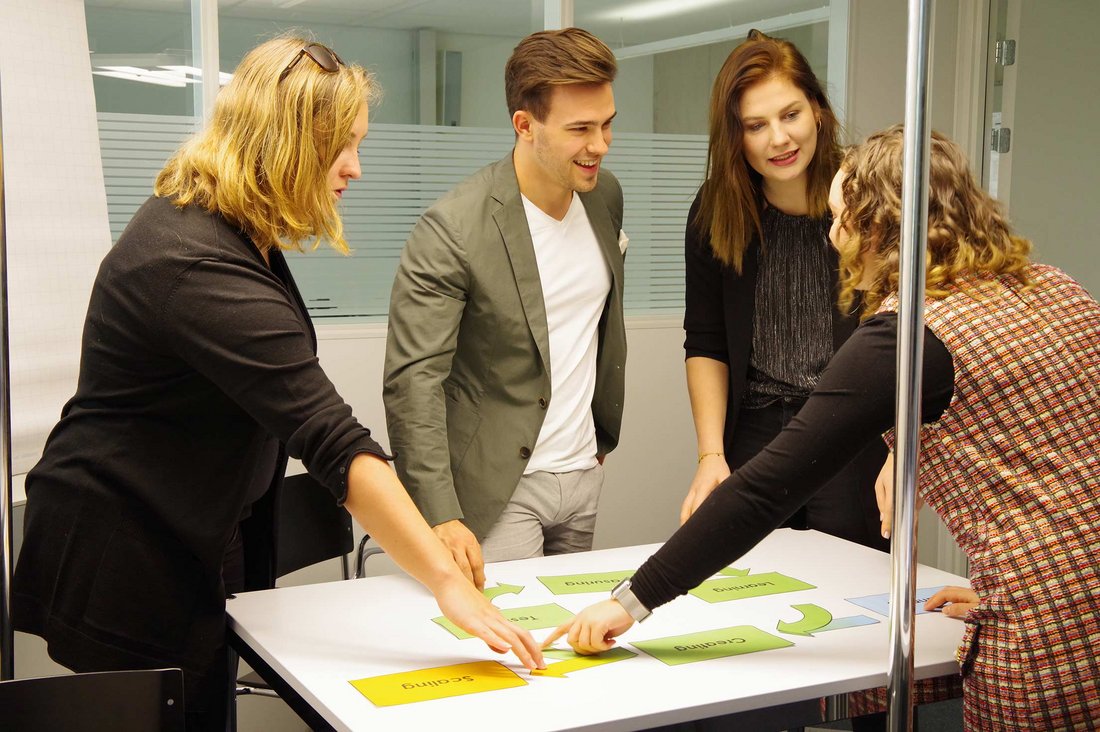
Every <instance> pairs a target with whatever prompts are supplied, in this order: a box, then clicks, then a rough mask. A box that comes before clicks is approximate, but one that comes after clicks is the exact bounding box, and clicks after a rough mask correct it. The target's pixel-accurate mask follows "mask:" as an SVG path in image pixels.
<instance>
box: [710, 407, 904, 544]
mask: <svg viewBox="0 0 1100 732" xmlns="http://www.w3.org/2000/svg"><path fill="white" fill-rule="evenodd" d="M803 404H805V400H804V399H794V398H783V399H777V400H776V401H774V402H772V403H771V404H769V405H768V406H766V407H761V408H759V409H748V408H742V409H741V411H740V412H739V413H738V415H737V425H736V427H735V428H734V431H733V438H732V440H731V441H729V442H727V448H728V449H727V454H726V460H727V461H728V462H729V466H730V470H736V469H737V468H739V467H740V466H742V465H744V464H745V463H747V462H748V461H749V460H750V459H752V458H753V457H754V456H755V455H756V454H757V453H758V452H760V451H761V450H762V449H764V447H765V446H767V445H768V443H770V442H771V441H772V440H773V439H774V438H775V436H776V435H778V434H779V432H780V431H781V430H782V429H783V427H784V425H786V424H787V422H789V421H790V420H791V418H792V417H794V415H795V414H797V413H798V410H799V409H801V408H802V405H803ZM730 442H732V444H730ZM886 454H887V449H886V443H884V442H883V441H882V440H881V439H877V438H876V439H874V440H872V441H871V442H870V443H868V444H867V446H866V447H864V448H863V450H862V451H861V452H860V453H859V454H858V455H856V457H855V458H853V459H852V461H851V462H850V463H848V465H846V466H845V467H844V468H843V469H842V470H841V471H840V472H839V473H837V474H836V475H835V476H833V478H832V479H831V480H830V481H829V482H828V483H826V484H825V485H823V486H822V487H821V488H820V489H818V491H817V492H816V493H814V495H813V496H812V497H811V498H810V499H809V500H808V501H806V503H804V504H803V505H802V507H801V508H799V509H798V511H796V512H795V513H794V515H793V516H791V518H790V519H788V520H787V521H786V522H785V523H784V524H783V526H784V527H789V528H793V529H815V530H817V531H821V532H823V533H826V534H830V535H832V536H837V537H840V538H841V539H847V540H849V541H854V542H855V543H857V544H862V545H863V546H868V547H871V548H872V549H878V550H879V551H884V552H886V551H890V541H889V540H888V539H883V538H882V535H881V533H880V529H881V523H880V521H879V517H878V516H879V514H878V505H877V504H876V502H875V478H876V477H877V476H878V473H879V471H880V470H881V469H882V463H883V462H884V461H885V460H886Z"/></svg>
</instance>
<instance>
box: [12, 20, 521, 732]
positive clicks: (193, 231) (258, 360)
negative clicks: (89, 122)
mask: <svg viewBox="0 0 1100 732" xmlns="http://www.w3.org/2000/svg"><path fill="white" fill-rule="evenodd" d="M374 89H375V87H374V85H373V83H372V80H371V77H370V76H369V75H368V74H367V73H366V72H365V71H364V70H363V68H362V67H360V66H357V65H348V64H344V63H343V62H342V61H341V60H340V58H339V57H338V56H337V55H336V54H335V53H334V52H333V51H331V50H330V49H328V48H326V47H325V46H322V45H320V44H317V43H311V42H310V41H309V40H307V39H302V38H293V37H281V38H277V39H274V40H271V41H268V42H266V43H264V44H262V45H260V46H258V47H257V48H256V49H254V50H253V51H251V52H250V53H249V54H248V55H247V56H246V57H245V59H244V60H243V61H242V62H241V64H240V66H239V67H238V68H237V70H236V73H235V74H234V78H233V81H232V82H231V83H230V85H229V86H228V87H226V88H225V89H224V90H223V91H222V92H221V95H220V96H219V97H218V101H217V103H216V105H215V107H214V111H213V115H212V118H211V121H210V123H209V125H208V127H207V128H206V129H205V130H204V131H203V132H201V133H200V134H199V135H198V136H197V137H196V138H194V139H193V140H191V141H189V142H188V143H186V144H185V145H184V146H183V147H182V148H181V149H180V150H179V151H178V152H177V153H176V155H175V156H174V157H173V158H172V159H171V160H170V161H169V162H168V164H167V165H166V167H165V168H164V170H163V171H162V172H161V174H160V176H159V177H158V179H157V182H156V187H155V189H154V192H155V195H154V197H153V198H150V199H149V201H147V202H146V203H145V205H144V206H142V208H141V209H140V210H139V211H138V212H137V213H136V214H135V215H134V218H133V220H132V221H131V222H130V224H129V226H128V227H127V229H126V230H125V231H124V232H123V234H122V236H121V237H120V239H119V241H118V244H117V245H116V246H115V247H114V248H113V249H112V250H111V252H110V253H109V254H108V255H107V257H106V258H105V259H104V261H103V264H102V266H101V268H100V271H99V274H98V276H97V278H96V282H95V285H94V287H93V291H92V297H91V301H90V303H89V307H88V316H87V320H86V323H85V330H84V340H83V351H82V357H81V369H80V376H79V383H78V385H77V392H76V395H75V396H74V397H73V398H72V399H71V400H70V401H69V403H68V404H67V405H66V406H65V409H64V411H63V413H62V416H61V421H60V422H59V423H58V425H57V426H56V427H55V428H54V430H53V432H52V434H51V435H50V438H49V441H48V442H47V445H46V448H45V451H44V454H43V456H42V459H41V461H40V462H39V463H38V465H37V466H36V467H35V468H34V469H33V470H32V471H31V472H30V474H29V475H28V478H27V509H26V527H25V538H24V542H23V549H22V553H21V556H20V558H19V565H18V568H17V570H16V575H15V582H14V593H13V596H14V597H13V600H14V603H13V604H14V615H15V620H16V625H17V627H18V628H19V629H21V630H24V631H27V632H31V633H35V634H38V635H41V636H43V637H44V638H45V639H46V641H47V642H48V646H49V652H50V655H51V656H52V657H53V658H54V659H55V660H57V661H58V662H60V663H62V664H64V665H65V666H68V667H69V668H72V669H73V670H76V671H95V670H111V669H138V668H158V667H164V666H175V667H182V668H183V670H184V672H185V703H186V705H187V712H188V726H189V728H190V729H219V730H221V729H224V727H225V712H226V708H225V702H226V699H227V684H228V683H229V679H230V675H229V669H228V664H227V662H226V647H225V640H224V630H225V597H226V593H227V592H233V591H236V590H242V589H258V588H262V587H269V586H271V584H272V581H273V577H272V576H271V573H270V566H271V562H270V561H267V557H268V556H269V554H270V551H271V548H272V547H271V536H272V527H271V525H270V521H271V517H272V515H273V512H272V511H271V510H270V505H271V502H273V501H274V500H275V495H276V493H277V490H278V487H279V485H280V483H281V480H282V475H283V472H284V469H285V466H286V460H287V455H288V454H289V455H291V456H293V457H296V458H300V459H301V460H302V461H303V462H304V463H305V465H306V467H307V469H308V470H309V472H310V473H311V474H312V475H313V476H314V477H315V478H316V479H317V480H318V481H319V482H321V483H322V484H324V485H325V486H326V487H327V488H328V489H329V490H330V491H331V492H332V500H333V501H336V502H338V503H341V504H343V505H344V506H345V507H346V508H347V509H348V511H350V512H351V514H352V515H353V516H354V517H355V518H356V519H357V520H358V521H359V523H360V524H362V525H363V527H364V528H365V529H366V530H367V531H368V532H369V533H370V534H371V536H373V537H375V538H376V539H377V540H378V542H379V543H380V544H381V545H382V546H383V547H384V548H385V549H386V550H387V552H388V553H389V554H390V555H391V556H392V557H393V558H394V559H395V560H396V561H397V563H398V564H400V565H401V566H402V567H403V568H404V569H405V570H406V571H407V572H409V574H411V575H412V576H414V577H415V578H416V579H417V580H419V581H420V582H422V583H423V584H424V585H425V586H426V587H427V588H428V589H429V590H431V592H432V593H433V594H434V595H435V597H436V599H437V601H438V602H439V605H440V608H441V609H442V610H443V612H444V613H445V614H446V615H447V616H449V617H450V618H451V619H452V620H454V621H455V622H456V624H458V625H460V626H462V627H463V628H465V629H466V630H468V631H469V632H471V633H472V634H474V635H476V636H478V637H480V638H482V639H483V640H484V641H485V642H486V643H488V644H489V645H490V646H491V647H493V648H494V649H495V650H497V651H500V652H504V651H506V650H508V649H511V650H513V651H514V652H515V653H516V655H517V656H518V657H519V658H520V660H521V661H522V662H523V663H524V664H525V665H527V666H528V667H532V668H533V667H535V666H537V665H540V664H541V661H542V659H541V655H540V653H539V651H538V648H537V646H536V645H535V643H534V642H533V640H532V639H531V637H530V635H529V634H528V633H527V632H526V631H523V630H521V629H519V628H518V627H516V626H513V625H512V624H510V623H508V622H506V621H505V620H504V619H503V617H501V615H500V613H499V612H498V611H497V610H496V609H495V608H493V607H492V606H491V605H490V604H489V603H488V601H487V600H486V599H485V598H484V597H483V596H482V595H481V593H480V592H478V591H477V590H476V589H475V587H474V586H473V585H472V584H471V583H470V582H469V581H468V580H467V579H466V578H465V577H464V576H463V575H462V573H461V572H460V571H459V569H458V567H457V565H455V563H454V561H453V559H452V558H451V555H450V553H449V552H448V551H447V550H446V549H444V547H443V545H442V544H441V543H440V542H439V541H438V540H437V539H436V538H435V535H434V534H433V533H432V531H431V529H429V528H428V526H427V524H425V523H424V521H423V519H422V518H421V517H420V514H419V512H418V511H417V510H416V508H415V506H414V505H413V503H412V501H411V500H410V499H409V497H408V495H407V494H406V492H405V489H404V488H403V486H402V485H401V483H400V481H399V480H398V479H397V476H396V474H395V473H394V472H393V470H392V469H391V468H390V466H389V465H388V464H387V462H386V461H387V460H388V459H389V458H388V456H387V455H386V454H385V453H384V452H383V450H382V449H381V448H380V447H379V445H378V444H377V443H376V442H375V441H374V440H373V439H372V438H371V436H370V432H369V430H367V429H365V428H364V427H362V426H361V425H360V424H359V423H358V422H357V421H356V420H355V418H354V417H353V416H352V412H351V409H350V407H348V405H347V404H345V403H344V401H343V400H342V399H341V398H340V395H339V394H337V393H336V390H335V389H334V388H333V385H332V384H331V382H330V381H329V380H328V378H327V377H326V376H325V373H324V371H322V369H321V367H320V365H319V364H318V361H317V358H316V355H315V354H316V337H315V334H314V332H313V328H312V326H311V324H310V320H309V317H308V314H307V312H306V308H305V305H304V303H303V302H302V298H301V296H300V295H299V293H298V290H297V288H296V287H295V284H294V280H293V278H292V277H291V274H290V270H289V269H288V267H287V264H286V261H285V259H284V258H283V251H284V250H285V249H300V248H301V247H302V246H303V245H306V244H310V243H312V242H316V241H318V240H322V239H323V240H325V241H327V242H329V243H330V244H331V245H332V246H333V247H335V248H336V249H338V250H343V251H346V249H347V245H346V243H345V241H344V237H343V233H342V227H341V223H340V216H339V213H338V211H337V203H338V201H339V199H340V197H341V195H342V193H343V191H344V190H345V189H346V188H347V186H348V183H349V182H350V181H351V180H353V179H355V178H358V177H359V175H360V172H361V171H360V163H359V155H358V146H359V143H360V141H361V140H362V139H363V137H364V135H365V134H366V132H367V125H368V102H369V100H370V98H371V95H372V93H373V91H374ZM246 567H248V568H249V569H248V571H246V569H245V568H246ZM257 568H258V570H259V571H254V570H256V569H257Z"/></svg>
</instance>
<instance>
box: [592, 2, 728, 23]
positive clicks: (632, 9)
mask: <svg viewBox="0 0 1100 732" xmlns="http://www.w3.org/2000/svg"><path fill="white" fill-rule="evenodd" d="M728 3H729V0H644V1H643V2H636V3H631V4H629V5H622V6H619V7H618V8H612V9H611V10H605V11H604V12H602V13H599V14H597V15H595V16H593V17H595V18H596V19H597V20H622V21H627V22H635V21H640V20H655V19H657V18H664V17H667V16H669V15H680V14H683V13H688V12H691V11H692V10H702V9H704V8H710V7H714V6H715V5H725V4H728Z"/></svg>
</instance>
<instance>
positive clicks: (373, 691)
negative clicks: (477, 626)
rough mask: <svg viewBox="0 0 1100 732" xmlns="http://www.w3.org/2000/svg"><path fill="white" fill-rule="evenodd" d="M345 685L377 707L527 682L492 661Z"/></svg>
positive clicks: (421, 670) (377, 678) (364, 680)
mask: <svg viewBox="0 0 1100 732" xmlns="http://www.w3.org/2000/svg"><path fill="white" fill-rule="evenodd" d="M349 683H350V684H351V685H352V686H354V687H355V688H356V689H358V690H359V693H361V694H362V695H363V696H365V697H367V698H368V699H370V700H371V701H372V702H374V704H375V706H379V707H392V706H395V705H397V704H412V703H413V702H422V701H429V700H431V699H446V698H447V697H449V696H462V695H463V694H478V693H481V692H483V691H496V690H497V689H510V688H512V687H514V686H526V685H527V682H526V681H524V680H523V679H521V678H520V677H519V676H517V675H516V674H515V673H513V672H512V670H511V669H509V668H508V667H507V666H504V665H502V664H499V663H497V662H496V661H477V662H474V663H460V664H456V665H454V666H438V667H436V668H425V669H420V670H419V671H404V672H402V673H399V674H388V675H386V676H374V677H372V678H369V679H358V680H355V681H351V682H349Z"/></svg>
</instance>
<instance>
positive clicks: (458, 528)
mask: <svg viewBox="0 0 1100 732" xmlns="http://www.w3.org/2000/svg"><path fill="white" fill-rule="evenodd" d="M432 531H434V532H435V535H436V536H437V537H439V540H440V541H441V542H443V546H445V547H447V549H448V550H449V551H450V552H451V556H453V557H454V560H455V564H457V565H458V568H459V569H461V570H462V574H464V575H466V579H468V580H470V581H471V582H473V583H474V586H475V587H477V589H479V590H484V589H485V560H484V559H482V557H481V544H479V543H478V541H477V537H475V536H474V534H473V532H472V531H470V530H469V529H468V528H466V524H464V523H462V522H461V521H459V520H458V519H455V520H453V521H444V522H443V523H441V524H437V525H436V526H433V527H432Z"/></svg>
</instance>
